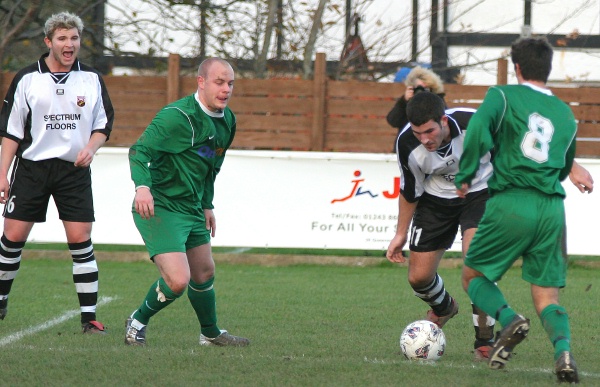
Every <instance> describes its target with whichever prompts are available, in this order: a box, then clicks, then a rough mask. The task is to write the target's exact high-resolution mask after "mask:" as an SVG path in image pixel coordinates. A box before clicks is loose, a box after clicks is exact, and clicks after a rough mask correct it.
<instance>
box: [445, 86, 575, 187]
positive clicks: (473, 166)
mask: <svg viewBox="0 0 600 387" xmlns="http://www.w3.org/2000/svg"><path fill="white" fill-rule="evenodd" d="M469 125H470V127H472V128H477V129H476V130H469V131H468V133H469V135H468V136H467V137H466V138H465V146H464V153H463V155H462V157H461V169H460V173H459V174H458V175H457V180H456V181H457V182H458V181H460V182H463V181H466V180H467V178H468V177H470V176H475V173H476V172H477V169H478V168H479V158H480V155H482V154H484V153H485V152H481V151H477V150H478V149H480V148H483V147H485V148H486V149H491V148H492V147H494V143H495V144H496V146H495V147H494V151H495V154H494V162H493V164H494V174H493V175H492V177H490V179H489V180H488V189H489V192H490V194H492V195H493V194H494V193H496V192H499V191H503V190H505V189H509V188H528V189H529V188H532V187H535V189H537V190H539V191H541V192H543V193H546V194H549V195H552V194H558V195H561V196H563V197H564V196H565V190H564V188H563V186H562V184H561V181H562V180H564V179H565V178H566V176H567V175H568V174H569V171H570V168H571V163H572V162H573V157H574V156H575V142H574V141H573V139H574V138H575V133H576V130H577V126H576V123H575V117H574V116H573V112H572V111H571V108H570V107H569V106H568V105H567V104H566V103H564V102H563V101H561V100H560V99H558V97H556V96H555V95H553V94H552V92H551V91H550V90H548V89H542V88H539V87H536V86H533V85H531V84H525V85H523V84H521V85H505V86H493V87H491V88H490V89H489V91H488V93H487V95H486V97H485V99H484V101H483V103H482V104H481V106H480V107H479V108H478V109H477V113H476V114H475V115H473V118H471V121H470V123H469ZM484 127H485V128H486V129H488V130H478V129H479V128H484ZM551 143H552V144H557V143H558V144H570V146H569V148H565V147H563V146H561V147H554V146H551V145H550V144H551ZM565 151H566V156H567V157H566V158H565ZM566 163H569V164H568V165H567V164H566Z"/></svg>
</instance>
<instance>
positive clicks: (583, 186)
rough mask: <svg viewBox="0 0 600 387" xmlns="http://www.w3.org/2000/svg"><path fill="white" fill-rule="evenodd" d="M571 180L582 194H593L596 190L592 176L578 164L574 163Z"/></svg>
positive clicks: (570, 175)
mask: <svg viewBox="0 0 600 387" xmlns="http://www.w3.org/2000/svg"><path fill="white" fill-rule="evenodd" d="M569 180H571V183H573V185H575V187H577V189H578V190H579V192H581V193H585V192H588V193H592V191H593V190H594V179H593V178H592V175H591V174H590V172H589V171H588V170H587V169H585V168H584V167H582V166H581V165H579V164H578V163H573V167H572V168H571V172H570V173H569Z"/></svg>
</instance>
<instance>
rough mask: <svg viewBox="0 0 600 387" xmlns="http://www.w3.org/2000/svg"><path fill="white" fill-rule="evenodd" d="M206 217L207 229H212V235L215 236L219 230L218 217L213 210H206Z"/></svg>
mask: <svg viewBox="0 0 600 387" xmlns="http://www.w3.org/2000/svg"><path fill="white" fill-rule="evenodd" d="M204 218H205V219H206V229H207V230H209V231H210V236H211V237H213V238H214V237H215V233H216V232H217V218H215V214H214V212H213V210H209V209H206V210H204Z"/></svg>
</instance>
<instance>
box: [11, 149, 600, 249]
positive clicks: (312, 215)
mask: <svg viewBox="0 0 600 387" xmlns="http://www.w3.org/2000/svg"><path fill="white" fill-rule="evenodd" d="M578 161H579V162H580V163H581V164H582V165H583V166H585V167H586V168H587V169H588V170H589V171H590V172H591V173H592V175H593V176H594V178H595V180H596V182H600V160H591V159H579V160H578ZM92 167H93V169H92V178H93V185H94V202H95V206H96V223H95V224H94V231H93V235H92V239H93V241H94V243H110V244H142V240H141V238H140V236H139V234H138V232H137V230H136V228H135V226H134V224H133V220H132V217H131V201H132V199H133V194H134V187H133V183H132V182H131V180H130V177H129V165H128V161H127V149H122V148H102V149H101V150H100V151H99V152H98V154H97V155H96V158H95V160H94V163H93V164H92ZM356 171H359V172H360V175H359V176H357V175H358V173H357V172H356ZM398 177H399V170H398V165H397V163H396V158H395V156H394V155H392V154H357V153H321V152H277V151H237V150H230V151H229V152H228V153H227V158H226V160H225V164H224V166H223V169H222V171H221V173H220V174H219V177H218V178H217V183H216V198H215V203H214V204H215V215H216V217H217V235H216V237H215V238H214V239H213V244H214V245H215V246H239V247H303V248H336V249H337V248H343V249H367V250H385V249H387V245H388V243H389V241H390V239H391V238H392V237H393V235H394V227H395V225H396V218H395V217H396V215H397V213H398V201H397V195H396V196H394V195H393V190H394V186H395V184H394V179H395V178H398ZM355 185H356V186H357V187H360V190H358V191H357V192H367V191H370V192H371V193H372V194H373V195H376V196H375V197H372V196H371V195H370V194H368V193H364V194H360V195H356V192H355V194H354V195H350V194H351V193H352V192H353V188H354V187H355ZM565 187H566V189H567V193H568V195H567V199H566V208H567V228H568V244H569V253H570V254H578V255H598V256H600V245H599V244H598V243H596V238H597V235H598V229H600V227H599V226H600V216H599V215H600V200H598V198H597V197H596V196H597V195H599V194H598V193H592V194H591V195H590V194H585V195H583V194H580V193H579V191H577V190H576V189H575V187H574V186H573V185H572V184H571V183H570V182H568V181H567V182H565ZM386 194H387V196H392V197H386V196H385V195H386ZM346 197H348V198H347V199H345V200H343V201H335V202H332V201H334V200H336V199H344V198H346ZM0 227H1V226H0ZM457 239H458V238H457ZM29 240H30V241H35V242H64V241H65V238H64V230H63V228H62V225H61V223H60V221H59V220H58V215H57V214H56V208H55V207H54V205H53V203H51V205H50V208H49V211H48V220H47V222H46V223H42V224H37V225H36V226H35V227H34V229H33V231H32V233H31V236H30V239H29ZM456 242H458V243H456ZM456 242H455V246H454V247H453V249H452V250H456V251H459V250H460V244H459V243H460V241H459V240H457V241H456Z"/></svg>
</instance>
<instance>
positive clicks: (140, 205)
mask: <svg viewBox="0 0 600 387" xmlns="http://www.w3.org/2000/svg"><path fill="white" fill-rule="evenodd" d="M134 203H135V212H137V213H138V214H140V216H141V217H142V219H150V218H151V217H152V216H154V198H153V197H152V193H150V188H148V187H139V188H138V189H137V191H135V199H134Z"/></svg>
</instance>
